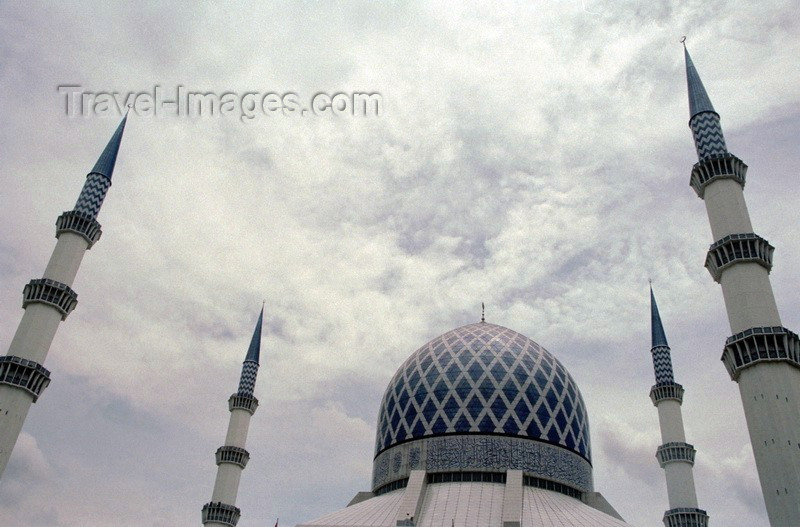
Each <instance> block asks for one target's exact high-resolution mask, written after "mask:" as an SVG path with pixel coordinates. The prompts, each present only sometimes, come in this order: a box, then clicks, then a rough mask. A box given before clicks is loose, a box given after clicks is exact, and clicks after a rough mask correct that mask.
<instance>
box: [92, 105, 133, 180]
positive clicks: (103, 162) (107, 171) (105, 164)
mask: <svg viewBox="0 0 800 527" xmlns="http://www.w3.org/2000/svg"><path fill="white" fill-rule="evenodd" d="M128 110H130V106H128ZM127 121H128V111H126V112H125V115H124V116H123V117H122V121H121V122H120V123H119V126H117V130H116V131H115V132H114V135H112V136H111V140H110V141H109V142H108V144H107V145H106V147H105V149H104V150H103V153H102V154H100V158H99V159H98V160H97V163H95V164H94V168H92V170H91V172H89V173H90V174H100V175H101V176H105V177H106V178H107V179H108V180H109V181H110V180H111V175H112V174H113V173H114V165H115V164H116V163H117V153H118V152H119V146H120V144H122V134H123V132H124V131H125V123H126V122H127Z"/></svg>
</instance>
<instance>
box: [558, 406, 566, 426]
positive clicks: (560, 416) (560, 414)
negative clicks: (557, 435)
mask: <svg viewBox="0 0 800 527" xmlns="http://www.w3.org/2000/svg"><path fill="white" fill-rule="evenodd" d="M556 424H558V429H559V430H560V431H564V430H566V429H567V418H566V416H565V415H564V410H561V409H559V410H558V412H556Z"/></svg>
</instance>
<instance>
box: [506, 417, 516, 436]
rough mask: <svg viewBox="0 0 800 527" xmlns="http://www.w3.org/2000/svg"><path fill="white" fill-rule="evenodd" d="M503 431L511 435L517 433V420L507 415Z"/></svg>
mask: <svg viewBox="0 0 800 527" xmlns="http://www.w3.org/2000/svg"><path fill="white" fill-rule="evenodd" d="M503 432H504V433H506V434H511V435H517V434H518V433H519V426H517V422H516V421H514V418H513V417H509V418H508V421H506V422H505V424H504V425H503Z"/></svg>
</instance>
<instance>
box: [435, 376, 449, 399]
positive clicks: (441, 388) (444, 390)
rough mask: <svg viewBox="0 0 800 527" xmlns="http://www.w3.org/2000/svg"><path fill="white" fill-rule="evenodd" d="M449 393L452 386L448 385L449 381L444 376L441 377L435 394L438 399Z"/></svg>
mask: <svg viewBox="0 0 800 527" xmlns="http://www.w3.org/2000/svg"><path fill="white" fill-rule="evenodd" d="M448 393H450V387H449V386H448V385H447V381H445V379H444V377H439V382H437V383H436V386H435V387H434V388H433V394H434V395H435V396H436V398H437V399H444V397H445V396H446V395H447V394H448Z"/></svg>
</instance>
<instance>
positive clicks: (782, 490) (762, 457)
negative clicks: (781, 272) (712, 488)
mask: <svg viewBox="0 0 800 527" xmlns="http://www.w3.org/2000/svg"><path fill="white" fill-rule="evenodd" d="M684 56H685V60H686V78H687V84H688V89H689V113H690V116H691V117H690V119H689V127H690V128H691V129H692V134H693V136H694V142H695V146H696V148H697V156H698V159H699V162H698V163H697V164H695V165H694V168H693V169H692V176H691V182H690V184H691V186H692V187H693V188H694V190H695V192H697V195H698V196H699V197H700V198H701V199H703V200H704V201H705V204H706V210H707V212H708V219H709V222H710V224H711V234H712V236H713V237H714V240H715V242H714V243H713V244H712V245H711V248H710V249H709V251H708V256H707V258H706V268H708V270H709V272H710V273H711V276H712V277H713V278H714V280H715V281H717V282H718V283H719V284H720V285H721V286H722V295H723V297H724V299H725V307H726V309H727V311H728V320H729V322H730V326H731V331H732V333H733V335H732V336H731V337H729V338H728V339H727V341H726V342H725V349H724V351H723V354H722V361H723V362H724V363H725V367H726V368H727V370H728V373H729V374H730V376H731V379H733V380H734V381H736V382H737V383H738V384H739V392H740V394H741V397H742V403H743V406H744V413H745V418H746V420H747V428H748V431H749V432H750V442H751V444H752V447H753V453H754V455H755V460H756V467H757V469H758V477H759V480H760V482H761V491H762V493H763V495H764V501H765V502H766V507H767V514H768V515H769V521H770V524H771V525H772V527H797V526H799V525H800V339H798V336H797V335H796V334H795V333H794V332H792V331H789V330H788V329H786V328H784V327H783V326H782V324H781V319H780V315H779V314H778V308H777V305H776V304H775V297H774V295H773V293H772V286H771V284H770V281H769V272H770V269H771V268H772V253H773V247H772V246H771V245H770V244H769V243H768V242H767V241H766V240H765V239H763V238H761V237H760V236H758V235H757V234H755V233H754V232H753V227H752V225H751V223H750V215H749V214H748V212H747V205H746V204H745V201H744V194H743V189H744V184H745V177H746V173H747V165H745V164H744V163H743V162H742V161H741V160H740V159H739V158H737V157H736V156H734V155H732V154H730V153H729V152H728V149H727V146H726V144H725V137H724V136H723V134H722V127H721V126H720V119H719V114H718V113H717V112H716V111H715V110H714V107H713V106H712V105H711V100H710V99H709V98H708V94H707V93H706V90H705V88H704V87H703V83H702V82H701V81H700V76H699V75H698V73H697V70H696V69H695V67H694V64H693V63H692V59H691V57H690V56H689V52H688V51H686V50H684Z"/></svg>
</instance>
